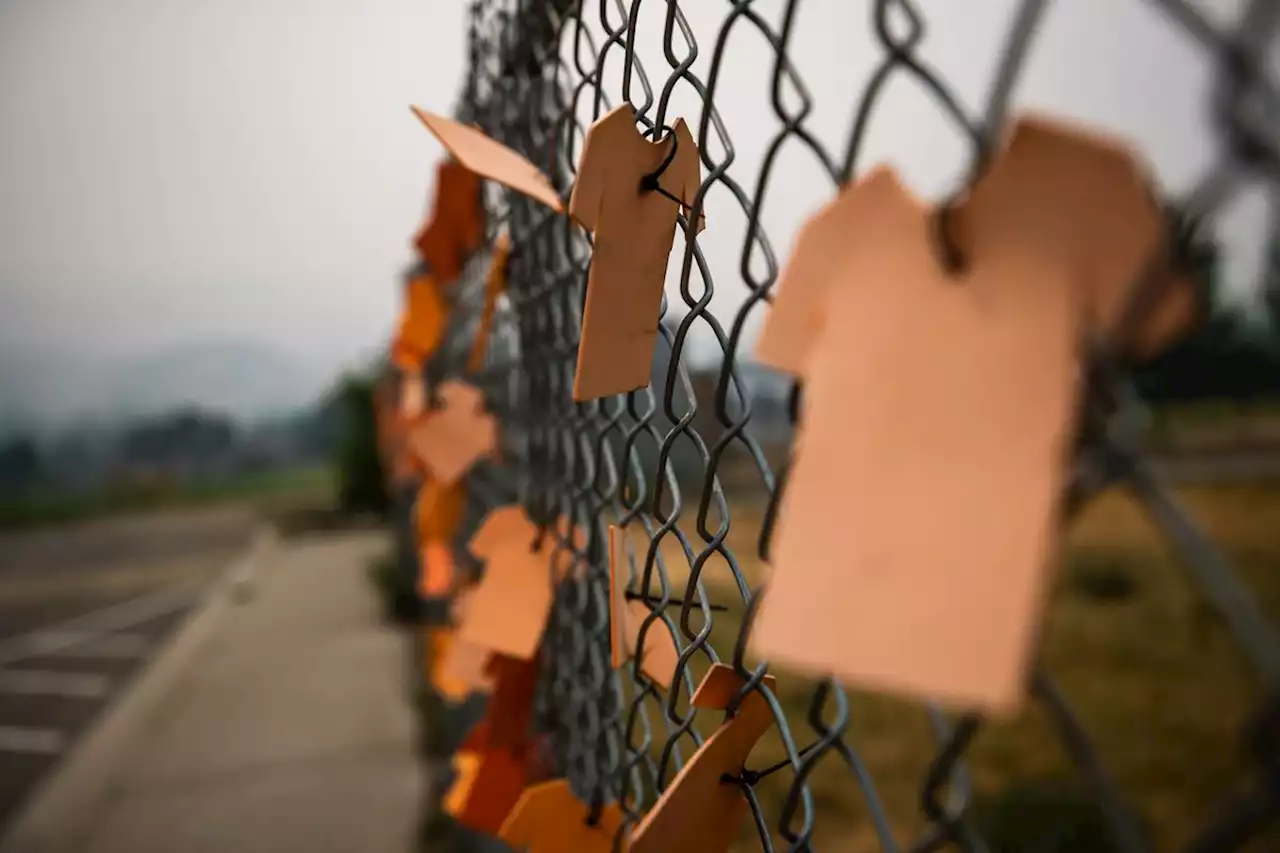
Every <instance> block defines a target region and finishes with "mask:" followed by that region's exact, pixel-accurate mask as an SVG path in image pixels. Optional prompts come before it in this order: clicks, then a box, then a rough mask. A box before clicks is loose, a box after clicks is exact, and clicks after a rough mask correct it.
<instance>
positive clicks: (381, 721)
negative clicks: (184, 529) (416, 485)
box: [4, 534, 421, 853]
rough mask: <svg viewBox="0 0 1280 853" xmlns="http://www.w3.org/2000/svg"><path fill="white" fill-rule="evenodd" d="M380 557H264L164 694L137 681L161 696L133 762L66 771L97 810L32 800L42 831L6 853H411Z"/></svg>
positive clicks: (405, 752)
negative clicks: (370, 568)
mask: <svg viewBox="0 0 1280 853" xmlns="http://www.w3.org/2000/svg"><path fill="white" fill-rule="evenodd" d="M385 541H386V540H385V538H384V537H382V536H381V535H378V534H361V535H354V536H353V535H348V536H341V537H330V538H326V539H324V540H319V541H313V542H310V543H307V544H299V545H277V546H275V547H272V548H268V549H266V550H267V551H268V552H269V554H268V556H266V557H265V558H262V559H260V560H259V562H260V563H261V565H259V566H258V568H257V569H256V570H255V571H254V573H253V580H252V582H251V583H250V585H249V587H248V588H249V590H250V592H249V594H247V595H234V596H232V595H230V589H229V590H227V591H224V592H223V593H222V594H223V595H224V596H226V597H227V601H226V602H224V603H223V605H222V607H221V610H222V612H221V613H220V615H219V616H218V617H217V618H216V623H215V624H213V625H212V626H209V627H207V628H206V630H205V631H204V636H203V637H202V638H201V639H199V640H188V638H186V637H179V639H178V640H177V643H178V644H181V643H184V642H186V643H188V645H194V648H192V649H190V650H189V651H187V653H186V654H185V656H184V659H183V661H182V662H181V664H179V665H176V666H171V667H170V669H172V670H174V673H173V674H172V675H171V676H168V677H166V678H165V679H164V680H165V682H166V683H165V684H164V685H163V686H162V687H156V686H155V685H154V684H147V683H146V682H147V675H150V673H148V674H147V675H144V677H143V679H142V681H141V682H140V683H139V686H138V688H137V689H139V690H151V691H152V692H154V693H159V694H161V695H158V696H157V697H156V698H155V699H154V701H152V702H150V703H149V707H146V708H145V709H144V710H138V711H136V712H135V713H134V714H133V715H134V716H141V717H143V718H144V719H134V720H132V721H127V722H129V723H130V725H129V726H128V728H129V729H130V730H131V734H129V735H128V736H127V739H128V746H127V747H126V748H123V749H116V750H114V751H113V753H112V758H110V759H109V760H105V761H104V760H97V761H96V763H98V764H103V763H106V764H109V765H110V766H107V767H101V766H96V767H95V766H85V765H92V764H93V763H95V762H94V761H89V762H86V761H80V762H76V760H75V759H76V758H77V756H75V755H73V756H72V757H71V760H70V761H69V762H68V767H67V768H66V771H67V772H68V773H78V774H81V775H86V774H87V775H97V776H99V777H101V779H102V782H101V783H100V784H98V786H97V788H98V790H99V793H98V794H97V795H95V796H94V797H92V800H93V802H89V803H86V802H77V798H74V797H72V798H66V797H63V798H61V799H62V800H63V801H65V806H63V809H64V810H66V811H74V812H75V813H74V814H66V815H62V816H59V815H58V814H57V810H58V807H59V805H58V802H57V801H58V799H59V798H58V797H56V796H53V797H49V798H48V799H50V800H51V801H52V802H51V803H50V802H46V803H40V802H38V800H39V796H38V797H37V803H35V804H34V805H35V807H36V808H37V809H40V808H43V809H44V811H45V814H44V815H43V816H42V820H40V821H37V823H38V824H40V825H41V826H43V827H44V828H45V830H46V831H44V832H43V833H42V832H35V833H27V835H28V836H29V837H28V838H26V839H23V843H22V845H21V847H16V846H13V845H10V846H8V847H5V848H4V851H5V853H9V851H10V850H13V851H18V850H20V851H21V853H149V852H150V851H157V853H159V851H165V853H171V852H172V851H182V853H204V852H205V851H209V853H215V851H216V853H225V851H235V853H253V851H264V853H265V851H271V853H287V851H294V850H297V851H306V853H325V851H334V853H351V851H360V853H384V851H386V853H406V852H407V851H409V850H410V849H411V848H412V840H413V835H414V832H415V824H416V820H417V817H418V806H419V803H420V802H421V795H420V779H419V764H418V761H417V757H416V735H415V725H414V717H413V711H412V709H411V707H410V706H409V702H408V699H407V695H406V671H407V667H408V662H407V660H406V655H407V653H408V646H407V643H406V642H405V640H404V638H403V637H401V636H400V635H399V634H397V633H396V632H395V631H394V630H392V629H389V628H386V627H384V626H383V625H382V623H381V618H380V613H379V608H378V602H377V601H376V599H375V598H374V592H373V590H372V588H371V586H370V584H369V581H368V580H367V577H366V566H367V565H368V561H369V559H370V558H371V557H372V556H373V555H375V554H376V553H378V551H379V549H381V548H382V547H384V546H385ZM231 586H232V588H235V587H237V586H239V587H240V588H241V590H240V591H241V592H244V589H243V584H239V585H237V584H234V583H233V584H232V585H231ZM197 618H200V617H197ZM164 663H165V661H163V660H161V661H157V663H156V664H155V667H156V668H157V669H158V668H161V667H162V665H163V664H164ZM56 781H57V780H55V782H56ZM65 781H68V782H74V781H75V780H65ZM64 787H66V786H65V785H64ZM73 787H74V786H73ZM56 788H57V785H56V784H54V785H51V786H50V791H48V792H46V794H48V793H52V792H53V791H54V790H55V789H56ZM84 799H86V798H85V797H80V798H79V800H84ZM73 825H74V828H72V826H73ZM51 827H56V828H58V829H59V831H57V832H54V831H50V828H51ZM42 834H43V836H44V837H43V838H42V837H40V836H41V835H42Z"/></svg>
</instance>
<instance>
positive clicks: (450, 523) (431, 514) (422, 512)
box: [414, 480, 467, 542]
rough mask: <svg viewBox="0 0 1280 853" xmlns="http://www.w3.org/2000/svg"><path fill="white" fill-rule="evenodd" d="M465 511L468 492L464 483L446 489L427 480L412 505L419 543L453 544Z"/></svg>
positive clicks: (451, 485)
mask: <svg viewBox="0 0 1280 853" xmlns="http://www.w3.org/2000/svg"><path fill="white" fill-rule="evenodd" d="M466 509H467V489H466V485H465V484H464V483H453V484H450V485H447V486H446V485H442V484H440V483H438V482H436V481H434V480H427V481H426V482H425V483H423V485H422V488H421V489H419V490H418V499H417V502H416V503H415V504H414V512H415V521H416V525H417V532H418V540H419V541H420V542H430V541H440V542H449V541H452V540H453V536H454V534H455V533H456V532H457V530H458V526H459V525H460V524H461V523H462V516H463V514H464V513H465V512H466Z"/></svg>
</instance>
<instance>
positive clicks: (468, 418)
mask: <svg viewBox="0 0 1280 853" xmlns="http://www.w3.org/2000/svg"><path fill="white" fill-rule="evenodd" d="M438 395H439V397H440V399H441V402H442V404H443V405H442V408H440V409H438V410H435V411H432V412H430V413H428V415H427V416H426V417H424V418H423V419H422V421H421V422H420V423H419V424H418V425H417V426H416V427H414V429H413V431H412V432H411V433H410V434H409V442H410V444H411V445H412V447H413V451H414V453H415V454H416V455H417V458H418V459H419V460H420V461H421V462H422V465H423V466H424V467H425V468H426V471H427V473H428V474H430V475H431V477H432V478H433V479H435V480H436V481H438V482H439V483H441V484H444V485H449V484H452V483H455V482H457V481H458V480H459V479H460V478H461V477H462V476H463V475H464V474H466V473H467V471H469V470H470V469H471V466H473V465H475V464H476V463H477V462H479V461H480V460H481V459H483V458H485V457H486V456H491V455H492V454H493V453H494V451H495V450H496V449H497V446H498V423H497V421H496V420H495V419H494V417H493V416H492V415H490V414H488V413H487V412H485V411H484V407H483V395H482V394H481V393H480V391H478V390H477V389H476V388H474V387H473V386H470V385H468V384H466V383H464V382H460V381H458V380H449V381H447V382H442V383H441V384H440V388H439V391H438Z"/></svg>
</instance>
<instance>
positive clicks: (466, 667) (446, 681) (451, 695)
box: [431, 631, 493, 702]
mask: <svg viewBox="0 0 1280 853" xmlns="http://www.w3.org/2000/svg"><path fill="white" fill-rule="evenodd" d="M491 654H492V653H491V652H490V651H489V650H488V649H487V648H485V647H484V646H479V645H476V644H475V643H469V642H467V641H466V640H463V639H461V638H459V637H458V635H457V632H456V631H454V632H451V633H450V635H449V642H448V644H447V645H446V646H445V647H444V648H443V649H442V650H441V654H440V657H439V659H438V661H437V665H436V666H435V667H434V668H433V670H432V678H431V682H432V683H433V684H434V685H435V687H436V690H438V691H439V692H440V695H442V696H444V697H445V698H446V699H448V700H449V701H451V702H462V701H464V700H465V699H466V698H467V697H468V696H470V695H471V694H472V693H489V692H491V691H492V690H493V676H492V675H491V674H490V672H489V658H490V656H491Z"/></svg>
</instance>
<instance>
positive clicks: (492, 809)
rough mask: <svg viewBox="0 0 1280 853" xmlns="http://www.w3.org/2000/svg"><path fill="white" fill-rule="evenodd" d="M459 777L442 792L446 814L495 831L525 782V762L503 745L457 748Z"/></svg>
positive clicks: (479, 829) (489, 832) (467, 824)
mask: <svg viewBox="0 0 1280 853" xmlns="http://www.w3.org/2000/svg"><path fill="white" fill-rule="evenodd" d="M455 764H456V765H457V768H458V777H457V780H456V781H455V782H454V784H453V785H452V786H451V787H450V788H449V792H448V794H446V795H445V799H444V803H443V807H444V811H445V813H446V814H448V815H449V816H450V817H452V818H453V819H454V820H456V821H457V822H458V823H460V824H462V825H463V826H465V827H468V828H469V829H473V830H475V831H476V832H482V833H485V834H487V835H497V834H498V832H499V831H500V830H501V829H502V824H503V822H504V821H505V820H506V819H507V815H508V814H510V813H511V809H512V808H513V807H514V806H515V804H516V802H517V801H518V800H519V799H520V794H521V793H522V792H523V791H524V787H525V784H526V773H525V763H524V761H523V760H521V758H520V757H519V756H516V755H514V754H512V753H511V752H509V751H508V750H505V749H487V750H485V751H483V752H480V753H473V752H460V753H459V754H458V755H457V757H456V758H455Z"/></svg>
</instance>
